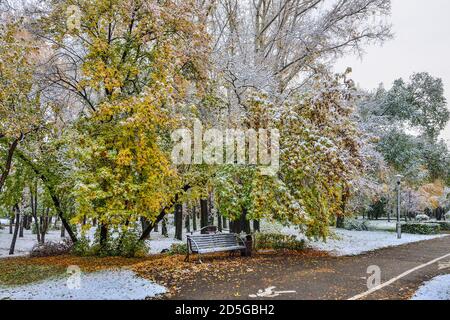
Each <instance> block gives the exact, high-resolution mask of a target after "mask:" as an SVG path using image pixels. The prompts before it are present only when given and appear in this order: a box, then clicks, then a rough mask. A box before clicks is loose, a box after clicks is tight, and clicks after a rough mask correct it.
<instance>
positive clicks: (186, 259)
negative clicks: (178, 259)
mask: <svg viewBox="0 0 450 320" xmlns="http://www.w3.org/2000/svg"><path fill="white" fill-rule="evenodd" d="M184 262H189V249H188V252H187V255H186V258H184Z"/></svg>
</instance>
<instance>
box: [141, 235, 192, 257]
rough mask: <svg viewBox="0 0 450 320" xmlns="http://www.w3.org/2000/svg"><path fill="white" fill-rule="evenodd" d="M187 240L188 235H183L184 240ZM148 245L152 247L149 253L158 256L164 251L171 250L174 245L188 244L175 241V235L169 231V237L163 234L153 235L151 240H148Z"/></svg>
mask: <svg viewBox="0 0 450 320" xmlns="http://www.w3.org/2000/svg"><path fill="white" fill-rule="evenodd" d="M185 238H186V235H185V234H183V239H185ZM146 243H147V245H148V246H149V247H150V250H149V252H150V253H151V254H158V253H161V252H162V251H163V250H169V249H170V247H171V246H172V244H182V243H186V241H179V240H175V239H174V235H172V234H171V232H170V230H169V237H164V236H162V235H161V233H151V234H150V240H147V241H146Z"/></svg>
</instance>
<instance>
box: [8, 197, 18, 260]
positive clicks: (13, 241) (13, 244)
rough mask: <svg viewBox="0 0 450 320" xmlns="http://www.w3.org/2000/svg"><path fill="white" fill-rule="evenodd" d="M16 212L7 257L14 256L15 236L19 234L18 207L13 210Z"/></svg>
mask: <svg viewBox="0 0 450 320" xmlns="http://www.w3.org/2000/svg"><path fill="white" fill-rule="evenodd" d="M14 211H16V224H15V226H14V234H13V237H12V240H11V246H10V247H9V255H13V254H14V250H15V248H16V241H17V235H18V233H19V225H20V211H19V207H18V206H15V210H14Z"/></svg>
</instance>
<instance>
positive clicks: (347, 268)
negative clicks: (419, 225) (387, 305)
mask: <svg viewBox="0 0 450 320" xmlns="http://www.w3.org/2000/svg"><path fill="white" fill-rule="evenodd" d="M445 255H448V256H447V257H446V258H444V259H441V260H439V261H436V262H435V263H432V264H429V265H428V266H425V267H423V268H420V269H419V270H416V271H414V272H411V273H409V274H407V275H406V276H404V277H402V278H400V279H398V280H397V281H395V282H393V283H392V284H390V285H388V286H386V287H385V288H382V289H381V290H377V291H375V292H373V293H371V294H369V295H367V296H364V297H362V299H409V298H410V297H411V296H412V295H413V294H414V292H415V291H416V290H417V289H418V287H419V286H420V285H421V284H422V283H423V282H424V281H428V280H430V279H432V278H433V277H435V276H438V275H442V274H448V273H450V267H449V266H450V263H449V262H450V236H448V237H444V238H439V239H434V240H429V241H423V242H419V243H413V244H408V245H404V246H399V247H393V248H387V249H382V250H378V251H375V252H372V253H368V254H364V255H360V256H355V257H318V258H307V257H302V256H280V255H277V256H274V257H273V259H268V260H267V261H266V262H263V263H258V264H256V265H254V264H252V263H249V268H252V269H253V270H252V272H250V273H241V272H239V271H234V270H227V272H226V277H225V278H224V279H222V280H220V281H219V280H218V279H217V277H216V272H215V271H214V270H211V271H208V272H206V273H202V274H201V275H198V276H197V277H196V279H195V281H193V282H192V283H181V284H179V287H181V290H180V293H179V294H177V295H175V296H173V297H172V299H199V300H205V299H206V300H207V299H224V300H227V299H251V300H257V299H259V298H251V297H250V296H253V295H255V294H257V293H258V291H259V290H265V289H267V288H270V287H276V288H275V289H271V290H270V289H269V290H268V295H271V294H270V293H271V292H272V293H273V292H274V291H283V292H285V291H286V292H285V293H281V294H280V295H278V296H276V297H271V298H268V299H289V300H291V299H298V300H309V299H331V300H334V299H349V298H352V297H355V296H356V295H358V294H361V293H364V292H366V291H367V290H368V288H367V277H368V276H370V274H368V273H367V270H368V267H370V266H378V267H379V268H380V270H381V281H382V283H385V282H387V281H389V280H391V279H394V278H396V277H398V276H399V275H401V274H403V273H405V272H407V271H411V270H412V269H414V268H416V267H418V266H422V265H424V264H427V263H429V262H431V261H433V260H435V259H437V258H442V257H444V256H445ZM290 291H295V292H290ZM266 299H267V298H266Z"/></svg>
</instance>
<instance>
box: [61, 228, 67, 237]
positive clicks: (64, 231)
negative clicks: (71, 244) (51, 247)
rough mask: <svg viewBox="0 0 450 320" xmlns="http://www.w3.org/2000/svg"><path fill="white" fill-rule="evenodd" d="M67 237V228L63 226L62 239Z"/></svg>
mask: <svg viewBox="0 0 450 320" xmlns="http://www.w3.org/2000/svg"><path fill="white" fill-rule="evenodd" d="M65 237H66V228H64V226H63V225H61V238H65Z"/></svg>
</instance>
